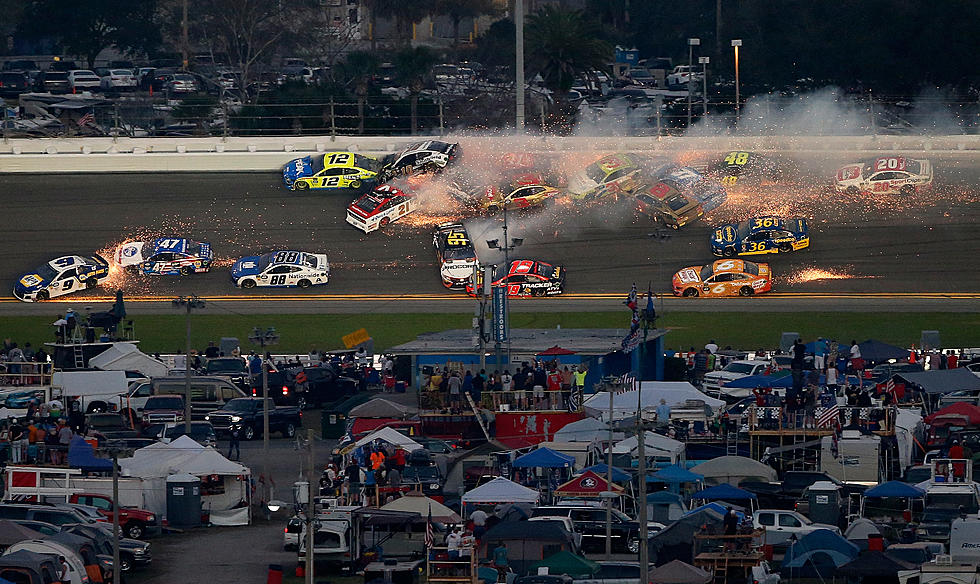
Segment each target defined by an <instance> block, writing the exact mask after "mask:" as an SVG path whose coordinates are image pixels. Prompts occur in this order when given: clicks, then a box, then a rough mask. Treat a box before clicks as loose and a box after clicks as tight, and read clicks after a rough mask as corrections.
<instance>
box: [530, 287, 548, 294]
mask: <svg viewBox="0 0 980 584" xmlns="http://www.w3.org/2000/svg"><path fill="white" fill-rule="evenodd" d="M544 294H545V290H544V289H543V288H535V289H533V290H531V296H544Z"/></svg>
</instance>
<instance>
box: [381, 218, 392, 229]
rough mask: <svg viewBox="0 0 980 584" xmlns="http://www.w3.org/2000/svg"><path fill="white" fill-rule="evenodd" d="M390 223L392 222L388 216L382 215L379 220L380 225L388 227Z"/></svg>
mask: <svg viewBox="0 0 980 584" xmlns="http://www.w3.org/2000/svg"><path fill="white" fill-rule="evenodd" d="M389 223H391V219H388V218H387V217H382V218H381V221H379V222H378V226H379V227H387V226H388V224H389Z"/></svg>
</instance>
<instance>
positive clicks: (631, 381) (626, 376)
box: [616, 371, 636, 394]
mask: <svg viewBox="0 0 980 584" xmlns="http://www.w3.org/2000/svg"><path fill="white" fill-rule="evenodd" d="M619 381H620V382H621V383H622V386H621V387H620V389H619V391H617V392H616V393H617V394H620V393H625V392H627V391H630V390H632V389H635V385H636V374H635V373H633V372H632V371H627V372H626V373H623V374H622V375H621V376H620V377H619Z"/></svg>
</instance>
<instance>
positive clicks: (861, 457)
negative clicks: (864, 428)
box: [820, 430, 883, 485]
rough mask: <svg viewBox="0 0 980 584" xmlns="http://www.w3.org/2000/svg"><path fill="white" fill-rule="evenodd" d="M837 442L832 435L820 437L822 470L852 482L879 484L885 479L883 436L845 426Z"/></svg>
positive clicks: (839, 478) (836, 477)
mask: <svg viewBox="0 0 980 584" xmlns="http://www.w3.org/2000/svg"><path fill="white" fill-rule="evenodd" d="M836 442H837V444H834V438H833V436H824V437H823V438H821V440H820V470H821V471H822V472H825V473H827V474H828V475H830V476H832V477H834V478H835V479H838V480H841V481H844V482H849V483H867V484H868V485H876V484H878V483H879V482H881V481H882V479H883V473H882V468H881V436H877V435H868V434H862V433H861V432H860V431H859V430H844V431H843V432H841V436H840V438H839V439H837V441H836Z"/></svg>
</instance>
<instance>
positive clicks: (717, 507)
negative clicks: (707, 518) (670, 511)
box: [684, 502, 745, 523]
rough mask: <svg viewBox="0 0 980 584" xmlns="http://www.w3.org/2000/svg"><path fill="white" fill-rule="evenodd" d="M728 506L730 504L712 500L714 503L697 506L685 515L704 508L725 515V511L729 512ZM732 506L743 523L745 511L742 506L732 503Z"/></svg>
mask: <svg viewBox="0 0 980 584" xmlns="http://www.w3.org/2000/svg"><path fill="white" fill-rule="evenodd" d="M728 507H729V505H722V504H721V503H714V502H712V503H705V504H704V505H701V506H700V507H695V508H694V509H691V510H690V511H688V512H687V513H685V514H684V515H690V514H691V513H697V512H698V511H700V510H702V509H711V510H712V511H714V512H716V513H720V514H722V515H724V514H725V513H728ZM731 507H732V509H733V510H734V511H735V516H736V517H738V521H739V523H741V522H742V521H744V520H745V513H744V512H743V510H742V507H737V506H735V505H731Z"/></svg>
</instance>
